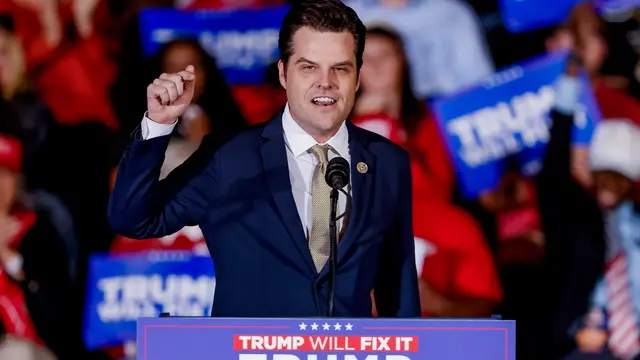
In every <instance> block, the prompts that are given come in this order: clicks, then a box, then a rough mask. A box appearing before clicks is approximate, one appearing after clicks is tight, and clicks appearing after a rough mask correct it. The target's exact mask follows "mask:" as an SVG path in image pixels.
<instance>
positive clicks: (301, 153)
mask: <svg viewBox="0 0 640 360" xmlns="http://www.w3.org/2000/svg"><path fill="white" fill-rule="evenodd" d="M176 124H177V121H176V122H175V123H173V124H159V123H156V122H154V121H153V120H150V119H149V118H147V117H146V116H145V117H144V119H143V121H142V124H141V133H142V138H143V139H144V140H148V139H153V138H155V137H159V136H165V135H169V134H171V133H172V132H173V129H174V127H175V126H176ZM282 128H283V130H284V141H285V145H286V147H287V163H288V165H289V180H290V181H291V190H292V193H293V200H294V201H295V203H296V208H297V210H298V215H299V216H300V221H301V222H302V225H303V229H304V230H305V235H306V236H307V237H308V236H309V234H310V233H311V224H312V214H311V208H312V202H311V181H312V179H313V172H314V170H315V168H316V165H317V164H318V159H317V158H316V157H315V155H313V154H312V153H311V152H310V151H309V149H311V148H312V147H313V146H315V145H317V144H318V142H317V141H316V140H315V139H314V138H313V137H312V136H311V135H309V134H308V133H306V132H305V131H304V130H303V129H302V128H301V127H300V125H298V123H297V122H296V121H295V120H293V118H292V117H291V113H290V112H289V104H287V106H286V107H285V109H284V113H283V114H282ZM322 145H327V146H329V160H331V159H333V158H334V157H336V156H342V157H343V158H345V159H346V160H347V161H348V162H349V164H351V156H350V154H349V132H348V130H347V125H346V123H345V122H343V123H342V125H341V126H340V129H338V132H336V134H335V135H333V137H331V139H329V140H328V141H327V142H326V143H324V144H322ZM345 191H346V192H347V193H350V192H351V184H349V185H347V187H346V188H345ZM346 209H347V199H346V196H345V195H344V194H342V193H341V194H340V196H339V198H338V215H342V214H343V213H344V212H345V211H346ZM342 223H343V219H340V220H339V223H338V227H339V231H340V232H342Z"/></svg>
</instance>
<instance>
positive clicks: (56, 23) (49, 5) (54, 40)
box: [13, 0, 63, 48]
mask: <svg viewBox="0 0 640 360" xmlns="http://www.w3.org/2000/svg"><path fill="white" fill-rule="evenodd" d="M13 1H14V2H15V3H16V4H17V5H18V6H21V7H23V8H26V9H29V10H31V11H33V12H34V13H35V14H36V15H37V16H38V19H39V20H40V26H42V29H41V30H42V32H41V33H42V36H43V38H44V39H45V41H46V43H47V45H48V46H49V47H50V48H53V47H56V46H58V44H60V42H61V41H62V38H63V30H62V22H61V19H60V13H59V1H58V0H13Z"/></svg>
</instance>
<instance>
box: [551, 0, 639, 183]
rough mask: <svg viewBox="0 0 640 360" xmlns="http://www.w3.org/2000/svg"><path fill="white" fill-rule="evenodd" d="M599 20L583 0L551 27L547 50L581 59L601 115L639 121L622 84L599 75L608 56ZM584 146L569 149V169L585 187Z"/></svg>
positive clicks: (587, 175)
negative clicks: (562, 52) (566, 53)
mask: <svg viewBox="0 0 640 360" xmlns="http://www.w3.org/2000/svg"><path fill="white" fill-rule="evenodd" d="M604 32H605V28H604V25H603V23H602V21H601V20H600V19H599V18H598V15H597V14H596V12H595V10H594V8H593V4H591V3H588V2H583V3H581V4H579V5H578V6H576V7H575V8H574V9H573V11H572V12H571V15H570V17H569V19H568V20H567V23H566V24H565V25H563V26H559V27H557V28H556V29H553V31H552V33H551V35H550V36H549V37H548V38H547V40H546V44H545V45H546V48H547V51H567V50H569V51H574V52H575V53H576V54H577V55H578V56H579V57H580V59H581V62H582V68H583V69H584V71H586V72H587V73H588V74H589V77H590V79H591V87H592V89H593V92H594V95H595V98H596V101H597V103H598V108H599V109H600V112H601V113H602V118H603V119H604V120H607V119H629V120H631V121H633V122H635V123H637V124H640V103H639V102H638V100H637V99H635V98H633V97H632V96H631V95H629V94H628V93H627V92H626V91H625V89H624V87H620V86H618V85H617V83H618V81H615V80H614V81H612V80H611V78H610V77H608V76H605V75H603V74H602V69H603V65H604V64H605V60H606V59H607V56H608V46H607V43H606V39H605V37H604V36H603V33H604ZM588 165H589V161H588V149H587V148H585V147H580V146H579V147H574V148H573V149H572V171H573V173H574V175H575V176H576V178H577V179H578V180H580V181H581V182H582V183H583V184H584V185H585V186H590V184H591V182H592V179H591V172H590V171H589V166H588Z"/></svg>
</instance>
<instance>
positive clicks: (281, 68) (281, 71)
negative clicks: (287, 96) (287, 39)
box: [278, 60, 287, 90]
mask: <svg viewBox="0 0 640 360" xmlns="http://www.w3.org/2000/svg"><path fill="white" fill-rule="evenodd" d="M278 80H280V85H282V87H283V88H284V89H285V90H286V89H287V76H286V69H285V65H284V62H283V61H282V60H278Z"/></svg>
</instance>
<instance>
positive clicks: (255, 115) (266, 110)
mask: <svg viewBox="0 0 640 360" xmlns="http://www.w3.org/2000/svg"><path fill="white" fill-rule="evenodd" d="M231 92H232V94H233V98H234V99H235V100H236V102H237V103H238V106H239V107H240V111H241V112H242V115H244V117H245V119H246V120H247V122H248V123H249V124H250V125H254V124H259V123H262V122H265V121H268V120H269V119H271V117H272V116H274V115H276V114H277V113H278V111H280V110H282V109H283V108H284V105H285V104H286V103H287V95H286V93H285V91H284V89H282V88H281V87H278V88H274V87H273V86H270V85H234V86H231Z"/></svg>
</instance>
